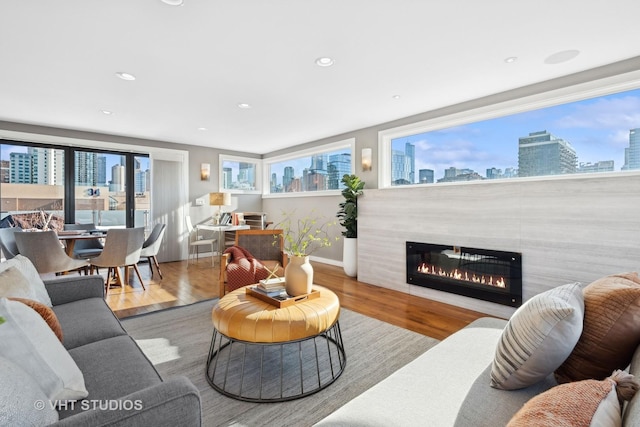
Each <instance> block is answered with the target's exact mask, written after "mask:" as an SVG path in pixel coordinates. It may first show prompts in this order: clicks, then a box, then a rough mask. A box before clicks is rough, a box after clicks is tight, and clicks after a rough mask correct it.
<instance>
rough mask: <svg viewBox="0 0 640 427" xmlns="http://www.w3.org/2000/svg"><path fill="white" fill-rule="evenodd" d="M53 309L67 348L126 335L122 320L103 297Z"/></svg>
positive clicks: (70, 303) (61, 305)
mask: <svg viewBox="0 0 640 427" xmlns="http://www.w3.org/2000/svg"><path fill="white" fill-rule="evenodd" d="M78 286H82V285H81V284H79V285H78ZM53 311H54V313H55V314H56V317H57V318H58V321H59V322H60V326H61V327H62V330H63V331H64V336H65V339H64V346H65V347H66V348H67V349H71V348H75V347H78V346H81V345H84V344H88V343H91V342H94V341H99V340H103V339H105V338H111V337H115V336H119V335H126V331H125V330H124V328H123V327H122V325H121V324H120V321H119V320H118V319H117V318H116V317H115V315H114V314H113V312H112V311H111V309H110V308H109V306H108V305H107V303H106V302H105V301H104V299H102V298H86V299H82V300H78V301H72V302H68V303H66V304H60V305H55V306H53Z"/></svg>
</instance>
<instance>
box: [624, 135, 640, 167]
mask: <svg viewBox="0 0 640 427" xmlns="http://www.w3.org/2000/svg"><path fill="white" fill-rule="evenodd" d="M632 169H640V128H635V129H631V130H630V131H629V147H627V148H625V149H624V166H622V170H623V171H624V170H632Z"/></svg>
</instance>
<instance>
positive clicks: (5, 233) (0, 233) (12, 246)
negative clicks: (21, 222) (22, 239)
mask: <svg viewBox="0 0 640 427" xmlns="http://www.w3.org/2000/svg"><path fill="white" fill-rule="evenodd" d="M19 232H22V228H20V227H9V228H0V249H2V254H3V255H4V259H11V258H13V257H14V256H16V255H18V254H19V252H18V245H16V238H15V233H19Z"/></svg>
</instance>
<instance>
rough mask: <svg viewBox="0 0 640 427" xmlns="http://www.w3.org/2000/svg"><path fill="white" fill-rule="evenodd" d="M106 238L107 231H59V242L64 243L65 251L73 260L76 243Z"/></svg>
mask: <svg viewBox="0 0 640 427" xmlns="http://www.w3.org/2000/svg"><path fill="white" fill-rule="evenodd" d="M105 237H107V232H106V231H105V230H92V231H86V230H82V231H75V230H65V231H58V240H60V241H62V242H63V243H64V250H65V252H66V253H67V255H69V256H70V257H71V258H73V248H74V247H75V245H76V241H78V240H96V239H104V238H105Z"/></svg>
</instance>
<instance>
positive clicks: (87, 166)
mask: <svg viewBox="0 0 640 427" xmlns="http://www.w3.org/2000/svg"><path fill="white" fill-rule="evenodd" d="M100 163H101V162H99V161H98V154H97V153H90V152H88V151H76V155H75V166H74V167H75V177H76V178H75V179H76V185H86V186H89V187H92V186H95V185H98V184H100V182H99V181H100V171H99V164H100ZM104 165H105V174H104V175H105V176H104V179H105V181H106V178H107V177H106V168H107V166H106V165H107V164H106V159H105V163H104ZM123 168H124V166H123ZM112 169H113V168H112ZM112 178H113V177H112ZM112 182H113V181H112Z"/></svg>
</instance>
